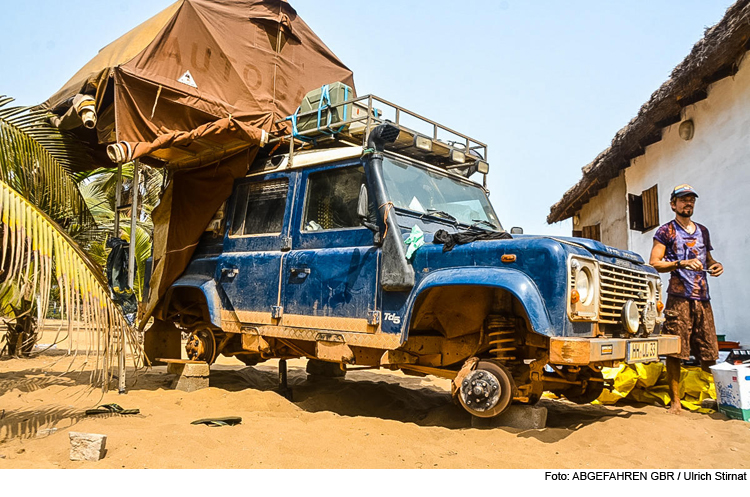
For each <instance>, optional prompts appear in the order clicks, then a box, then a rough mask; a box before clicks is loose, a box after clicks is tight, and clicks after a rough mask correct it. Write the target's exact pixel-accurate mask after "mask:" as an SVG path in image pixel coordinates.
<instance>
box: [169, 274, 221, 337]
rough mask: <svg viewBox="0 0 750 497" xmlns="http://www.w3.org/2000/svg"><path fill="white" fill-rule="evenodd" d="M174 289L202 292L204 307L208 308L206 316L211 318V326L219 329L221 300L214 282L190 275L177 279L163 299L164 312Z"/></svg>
mask: <svg viewBox="0 0 750 497" xmlns="http://www.w3.org/2000/svg"><path fill="white" fill-rule="evenodd" d="M175 288H197V289H198V290H200V291H201V292H203V296H204V297H206V305H207V306H208V315H209V316H210V318H211V324H213V325H214V326H216V327H218V328H221V300H220V299H219V292H218V290H217V289H216V281H215V280H214V279H213V278H212V277H210V276H204V275H199V274H190V275H186V276H182V277H180V278H178V279H177V281H175V282H174V283H172V286H170V287H169V290H168V292H167V295H166V298H165V299H164V302H165V304H164V308H165V310H166V308H167V306H168V305H169V301H170V300H171V298H172V292H173V291H174V290H175Z"/></svg>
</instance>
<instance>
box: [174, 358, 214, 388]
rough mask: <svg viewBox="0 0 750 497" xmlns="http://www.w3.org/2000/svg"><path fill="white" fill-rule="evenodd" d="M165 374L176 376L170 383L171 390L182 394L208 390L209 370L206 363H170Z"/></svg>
mask: <svg viewBox="0 0 750 497" xmlns="http://www.w3.org/2000/svg"><path fill="white" fill-rule="evenodd" d="M167 372H168V373H171V374H176V375H177V378H175V379H174V381H173V382H172V388H174V389H176V390H182V391H183V392H195V391H196V390H200V389H202V388H208V377H209V375H210V374H211V369H210V368H209V366H208V363H206V362H170V363H169V365H168V366H167Z"/></svg>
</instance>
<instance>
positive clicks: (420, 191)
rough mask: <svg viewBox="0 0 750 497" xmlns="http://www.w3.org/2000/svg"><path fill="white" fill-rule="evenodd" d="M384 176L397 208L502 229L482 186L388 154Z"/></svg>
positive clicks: (390, 195)
mask: <svg viewBox="0 0 750 497" xmlns="http://www.w3.org/2000/svg"><path fill="white" fill-rule="evenodd" d="M383 176H384V179H385V187H386V189H387V190H388V196H389V198H390V200H391V202H393V205H394V207H396V208H397V209H405V210H410V211H414V212H417V213H419V214H428V215H431V216H434V217H438V218H441V219H446V220H447V221H449V222H454V221H455V222H458V223H460V224H465V225H467V226H471V225H476V226H478V227H480V228H483V229H502V226H501V225H500V221H499V220H498V219H497V216H495V212H494V211H493V210H492V206H491V205H490V201H489V200H488V199H487V196H486V195H485V193H484V190H482V189H481V188H480V187H479V186H473V185H470V184H468V183H466V182H463V181H461V180H459V179H456V178H451V177H449V176H447V175H445V174H440V173H438V172H433V171H430V170H428V169H423V168H421V167H418V166H415V165H412V164H408V163H406V162H401V161H396V160H393V159H390V158H388V157H386V158H384V159H383Z"/></svg>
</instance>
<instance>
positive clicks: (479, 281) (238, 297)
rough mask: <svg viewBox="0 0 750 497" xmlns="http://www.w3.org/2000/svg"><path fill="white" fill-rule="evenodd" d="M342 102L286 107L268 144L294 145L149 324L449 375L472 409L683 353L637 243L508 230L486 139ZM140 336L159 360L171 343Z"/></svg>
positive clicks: (252, 173)
mask: <svg viewBox="0 0 750 497" xmlns="http://www.w3.org/2000/svg"><path fill="white" fill-rule="evenodd" d="M346 106H348V107H346ZM334 107H337V106H335V105H331V103H330V102H326V103H325V106H324V107H323V106H321V108H319V109H317V114H316V111H315V110H313V111H312V112H309V113H307V114H306V115H299V116H294V118H293V121H294V132H293V133H292V134H291V135H287V136H278V137H275V138H274V140H272V141H271V144H270V145H269V147H270V146H271V145H273V144H274V143H277V144H278V143H284V144H287V145H288V146H289V148H286V146H285V147H280V148H281V149H282V150H281V151H278V150H277V151H276V152H274V153H272V154H269V153H266V154H265V155H264V156H263V157H260V158H258V159H257V160H256V161H255V162H254V163H253V164H251V165H250V167H249V172H248V174H247V176H246V177H245V178H242V179H240V180H237V181H236V183H235V185H234V190H233V193H232V195H231V197H230V198H229V200H228V201H227V203H226V206H225V208H223V209H222V210H221V211H220V214H219V215H218V216H217V218H216V223H215V225H214V226H213V228H215V229H213V230H212V231H207V232H206V233H205V235H204V237H203V239H202V241H201V243H200V245H199V248H198V250H197V251H196V253H195V255H194V257H193V259H192V262H191V263H190V265H189V267H188V268H187V270H186V271H185V272H184V274H183V275H182V276H181V277H180V278H179V279H178V280H177V281H176V282H175V283H174V284H173V285H172V286H171V287H170V289H169V291H168V292H167V294H166V295H165V297H164V300H163V302H162V305H161V307H160V311H159V314H158V315H157V316H156V317H157V318H158V319H159V321H158V326H155V327H153V328H152V330H153V331H152V335H154V336H155V334H156V333H157V330H160V331H159V333H161V334H162V335H163V334H164V330H165V329H169V330H171V331H170V332H171V333H172V336H174V333H175V331H181V332H188V333H189V334H190V338H189V340H188V343H187V352H188V356H189V357H190V358H191V359H196V360H203V361H207V362H208V363H212V362H213V361H214V360H215V359H216V357H217V356H218V354H224V355H227V356H235V357H237V358H238V359H240V360H241V361H243V362H244V363H246V364H248V365H254V364H257V363H259V362H262V361H265V360H267V359H271V358H281V359H286V358H299V357H306V358H308V359H309V361H308V373H310V374H328V375H337V374H338V375H343V374H344V373H345V371H346V370H347V369H349V370H352V369H356V368H373V367H376V368H377V367H381V368H389V369H394V370H397V369H399V370H401V371H403V372H404V373H407V374H413V375H421V376H423V375H435V376H439V377H443V378H449V379H451V380H452V381H453V383H452V385H453V394H454V396H455V398H456V400H457V401H458V402H460V403H461V405H462V406H463V407H464V408H465V409H466V410H467V411H469V412H470V413H471V414H473V415H475V416H479V417H492V416H496V415H498V414H500V413H501V412H503V410H504V409H506V408H507V407H508V405H509V404H510V403H511V402H514V401H515V402H522V403H534V402H536V401H537V400H538V399H539V398H540V396H541V395H542V393H543V392H544V391H545V390H546V391H552V392H556V393H560V394H562V395H564V396H565V397H567V398H568V399H570V400H572V401H575V402H581V403H586V402H590V401H592V400H594V399H595V398H596V397H597V396H598V395H599V394H600V393H601V391H602V388H603V384H604V380H603V378H602V374H601V368H602V367H604V366H611V365H614V364H615V363H617V362H620V361H625V362H630V363H632V362H639V361H648V360H656V359H657V358H658V356H659V355H660V354H665V353H673V352H676V351H678V350H679V343H678V341H677V340H676V338H675V337H670V336H661V335H660V333H659V332H660V327H661V322H662V321H663V319H662V318H661V308H662V304H661V297H660V296H661V280H660V279H659V276H658V275H657V273H656V271H655V270H654V269H653V268H652V267H650V266H648V265H646V264H645V263H644V261H643V259H642V258H641V257H640V256H639V255H637V254H635V253H632V252H627V251H622V250H617V249H614V248H611V247H608V246H605V245H603V244H602V243H599V242H596V241H592V240H588V239H582V238H562V237H550V236H532V235H524V234H509V233H507V232H506V231H505V230H504V229H503V226H502V225H501V223H500V220H499V219H498V217H497V215H496V213H495V211H494V210H493V208H492V205H491V204H490V201H489V199H488V192H487V190H486V188H485V187H484V186H483V184H479V183H476V182H474V181H471V180H470V179H469V177H470V176H471V175H472V174H474V173H480V174H483V175H484V179H485V181H484V184H485V185H486V174H487V172H488V169H489V166H488V163H487V161H486V158H487V155H486V153H487V147H486V145H484V144H483V143H481V142H478V141H476V140H474V139H473V138H470V137H468V136H465V135H462V134H460V133H457V132H455V131H453V130H451V129H449V128H446V127H444V126H441V125H439V124H437V123H435V122H433V121H430V120H428V119H426V118H423V117H421V116H418V115H416V114H414V113H412V112H409V111H408V110H406V109H404V108H401V107H398V106H396V105H393V104H391V103H389V102H387V101H385V100H382V99H379V98H377V97H374V96H371V95H368V96H365V97H360V98H357V99H351V100H348V101H346V102H344V103H343V104H339V107H343V108H344V109H345V111H344V112H338V113H336V112H334V111H335V108H334ZM384 109H388V110H390V111H391V115H393V116H395V117H393V118H392V119H391V120H386V119H385V118H384V115H386V114H388V113H387V112H386V111H385V110H384ZM310 116H313V119H312V121H314V124H313V125H310V126H307V129H305V130H301V129H300V128H298V127H297V123H299V122H302V120H303V118H305V117H307V118H310ZM315 116H317V119H315ZM321 116H323V119H321ZM330 116H334V117H333V119H332V118H331V117H330ZM409 120H410V121H409ZM332 121H336V122H332ZM407 121H409V125H408V126H407V124H406V123H407ZM307 122H310V119H308V121H307ZM413 123H414V124H413ZM420 125H421V126H423V127H425V128H427V129H428V131H427V132H419V131H415V129H416V128H418V127H419V126H420ZM446 133H447V134H448V135H449V136H451V137H452V138H453V139H452V140H449V139H444V138H441V134H446ZM277 148H278V147H277ZM415 227H416V228H415ZM407 240H408V243H407ZM422 243H423V244H422ZM414 249H416V250H414ZM407 255H408V257H407ZM168 327H171V328H168ZM177 336H179V333H177ZM145 338H146V349H147V354H149V356H150V357H151V358H152V359H154V358H155V357H169V356H168V355H165V352H164V350H161V351H155V349H154V346H153V345H151V346H150V345H149V343H152V344H153V343H155V340H153V339H152V340H149V331H147V332H146V337H145ZM178 340H179V339H178ZM162 344H163V341H162ZM178 344H179V342H178ZM178 347H179V345H178ZM149 349H151V350H149ZM178 352H179V351H178ZM178 357H179V355H178Z"/></svg>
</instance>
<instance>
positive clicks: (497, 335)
mask: <svg viewBox="0 0 750 497" xmlns="http://www.w3.org/2000/svg"><path fill="white" fill-rule="evenodd" d="M487 330H488V333H487V336H488V337H489V342H490V345H491V346H492V348H491V349H490V353H492V354H495V357H497V359H498V360H500V361H512V360H515V359H516V356H515V352H516V339H515V337H514V336H513V335H514V334H515V332H516V326H515V320H514V318H513V317H507V316H503V315H500V314H491V315H489V316H487Z"/></svg>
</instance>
